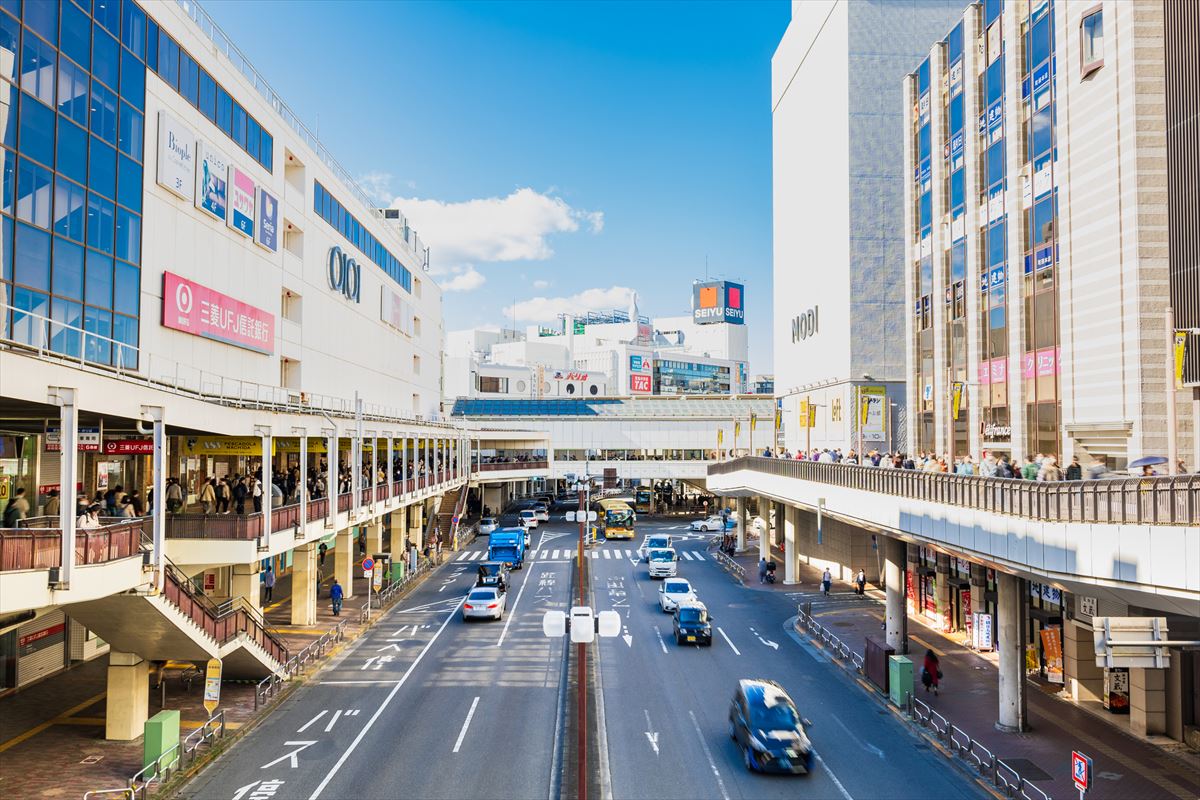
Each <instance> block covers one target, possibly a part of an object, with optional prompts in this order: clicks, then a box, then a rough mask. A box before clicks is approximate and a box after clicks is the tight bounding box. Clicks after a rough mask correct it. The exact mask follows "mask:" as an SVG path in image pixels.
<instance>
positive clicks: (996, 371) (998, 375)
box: [989, 358, 1008, 383]
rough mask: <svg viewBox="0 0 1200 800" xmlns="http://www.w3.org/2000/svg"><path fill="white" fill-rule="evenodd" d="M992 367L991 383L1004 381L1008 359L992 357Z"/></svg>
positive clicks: (1006, 378) (1006, 376)
mask: <svg viewBox="0 0 1200 800" xmlns="http://www.w3.org/2000/svg"><path fill="white" fill-rule="evenodd" d="M989 363H990V364H991V367H992V383H1004V382H1005V381H1007V380H1008V359H1007V358H993V359H992V360H991V361H990V362H989Z"/></svg>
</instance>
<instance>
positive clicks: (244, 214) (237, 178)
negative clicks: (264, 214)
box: [228, 164, 255, 239]
mask: <svg viewBox="0 0 1200 800" xmlns="http://www.w3.org/2000/svg"><path fill="white" fill-rule="evenodd" d="M254 190H255V186H254V178H251V177H250V176H249V175H248V174H246V173H245V172H242V171H241V170H240V169H238V168H237V167H235V166H234V165H233V164H230V165H229V218H228V225H229V227H231V228H233V229H234V230H235V231H237V232H238V233H240V234H242V235H243V236H247V237H249V238H251V239H253V238H254Z"/></svg>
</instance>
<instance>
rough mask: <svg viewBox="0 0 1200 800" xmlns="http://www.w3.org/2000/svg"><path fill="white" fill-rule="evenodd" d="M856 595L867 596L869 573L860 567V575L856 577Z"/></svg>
mask: <svg viewBox="0 0 1200 800" xmlns="http://www.w3.org/2000/svg"><path fill="white" fill-rule="evenodd" d="M854 585H855V587H856V588H855V590H854V591H855V593H856V594H862V595H865V594H866V593H867V571H866V570H865V569H863V568H862V567H859V569H858V574H857V575H855V576H854Z"/></svg>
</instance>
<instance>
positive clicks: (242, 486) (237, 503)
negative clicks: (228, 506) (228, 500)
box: [233, 478, 247, 516]
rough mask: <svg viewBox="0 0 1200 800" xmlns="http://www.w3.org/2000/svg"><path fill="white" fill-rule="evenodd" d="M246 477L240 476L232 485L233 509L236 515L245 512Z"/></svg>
mask: <svg viewBox="0 0 1200 800" xmlns="http://www.w3.org/2000/svg"><path fill="white" fill-rule="evenodd" d="M246 494H247V492H246V479H245V478H240V479H238V480H237V482H236V483H235V484H234V486H233V510H234V512H235V513H237V515H238V516H241V515H242V514H245V513H246Z"/></svg>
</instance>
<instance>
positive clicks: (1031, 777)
mask: <svg viewBox="0 0 1200 800" xmlns="http://www.w3.org/2000/svg"><path fill="white" fill-rule="evenodd" d="M1000 760H1001V761H1003V762H1004V763H1005V764H1008V765H1009V766H1010V767H1012V768H1013V769H1015V770H1016V771H1017V772H1019V773H1020V774H1021V777H1022V778H1024V779H1025V780H1027V781H1048V780H1050V773H1048V772H1046V770H1044V769H1042V768H1041V767H1039V766H1038V765H1037V764H1035V763H1033V762H1032V761H1030V760H1029V759H1028V758H1001V759H1000Z"/></svg>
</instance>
